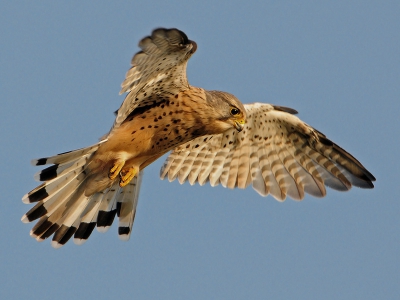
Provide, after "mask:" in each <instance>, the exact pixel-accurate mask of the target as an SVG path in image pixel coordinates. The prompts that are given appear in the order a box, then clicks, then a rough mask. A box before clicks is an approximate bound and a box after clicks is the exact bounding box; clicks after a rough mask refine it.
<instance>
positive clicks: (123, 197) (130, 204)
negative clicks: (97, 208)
mask: <svg viewBox="0 0 400 300" xmlns="http://www.w3.org/2000/svg"><path fill="white" fill-rule="evenodd" d="M142 175H143V171H141V172H140V173H139V174H138V175H137V176H136V177H135V178H134V179H133V180H132V181H131V182H130V183H129V184H128V185H127V186H125V187H124V188H122V189H121V192H120V194H119V195H118V199H117V201H118V202H119V203H121V208H120V210H119V225H118V234H119V238H120V239H121V240H124V241H127V240H129V237H130V235H131V232H132V225H133V221H134V220H135V215H136V207H137V203H138V199H139V191H140V184H141V181H142Z"/></svg>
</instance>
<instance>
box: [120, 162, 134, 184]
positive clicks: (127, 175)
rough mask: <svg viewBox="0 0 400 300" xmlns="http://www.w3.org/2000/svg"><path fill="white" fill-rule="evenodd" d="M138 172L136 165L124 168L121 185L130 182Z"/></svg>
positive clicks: (121, 174)
mask: <svg viewBox="0 0 400 300" xmlns="http://www.w3.org/2000/svg"><path fill="white" fill-rule="evenodd" d="M137 173H138V170H137V169H136V168H134V167H130V168H129V169H128V170H123V171H122V172H121V173H120V176H121V180H120V181H119V186H120V187H124V186H126V185H127V184H128V183H129V182H131V180H132V179H133V177H135V175H136V174H137Z"/></svg>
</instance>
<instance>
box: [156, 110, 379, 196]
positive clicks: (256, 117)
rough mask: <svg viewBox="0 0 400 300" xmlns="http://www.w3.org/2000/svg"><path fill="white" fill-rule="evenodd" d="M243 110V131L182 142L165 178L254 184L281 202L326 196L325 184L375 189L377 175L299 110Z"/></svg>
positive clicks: (241, 185) (166, 165)
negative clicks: (305, 118) (245, 119)
mask: <svg viewBox="0 0 400 300" xmlns="http://www.w3.org/2000/svg"><path fill="white" fill-rule="evenodd" d="M245 108H246V111H247V123H246V126H245V129H244V130H243V131H242V132H240V133H239V132H237V131H236V130H234V129H231V130H228V131H226V132H225V133H223V134H219V135H208V136H203V137H200V138H196V139H194V140H193V141H191V142H188V143H186V144H183V145H182V146H180V147H178V148H176V149H175V150H174V151H173V152H172V153H171V154H170V156H169V157H168V158H167V160H166V161H165V163H164V166H163V167H162V169H161V178H162V179H164V178H165V177H167V178H168V179H169V180H170V181H173V180H175V179H176V178H178V180H179V182H180V183H184V182H185V181H186V180H188V181H189V182H190V184H195V183H196V182H198V183H199V184H200V185H203V184H205V183H206V182H210V184H211V186H216V185H218V184H222V185H223V186H224V187H228V188H235V187H238V188H246V187H247V186H249V185H250V184H252V186H253V188H254V189H255V190H256V191H257V192H258V193H259V194H260V195H262V196H266V195H268V194H271V195H272V196H273V197H274V198H276V199H277V200H280V201H283V200H284V199H285V198H286V196H289V197H291V198H293V199H296V200H301V199H303V198H304V194H305V193H309V194H311V195H313V196H316V197H323V196H325V195H326V189H325V185H326V186H329V187H331V188H333V189H335V190H340V191H347V190H349V189H350V188H351V187H352V185H354V186H357V187H361V188H372V187H373V183H372V181H374V180H375V178H374V176H373V175H372V174H371V173H370V172H368V171H367V170H366V169H365V168H364V167H363V166H362V165H361V163H360V162H359V161H358V160H357V159H355V158H354V157H353V156H352V155H351V154H349V153H348V152H346V151H345V150H343V149H342V148H340V147H339V146H338V145H336V144H335V143H333V142H332V141H330V140H329V139H327V138H326V137H325V135H323V134H322V133H320V132H319V131H317V130H315V129H314V128H312V127H310V126H308V125H307V124H306V123H304V122H302V121H301V120H300V119H299V118H297V117H296V116H294V115H292V114H293V113H295V112H296V111H294V110H292V109H288V108H284V107H279V106H272V105H269V104H261V103H254V104H249V105H245Z"/></svg>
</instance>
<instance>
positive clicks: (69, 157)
mask: <svg viewBox="0 0 400 300" xmlns="http://www.w3.org/2000/svg"><path fill="white" fill-rule="evenodd" d="M106 141H107V139H105V140H102V141H100V142H99V143H97V144H94V145H92V146H89V147H85V148H80V149H77V150H73V151H68V152H64V153H60V154H57V155H54V156H50V157H44V158H37V159H33V160H32V161H31V164H32V165H34V166H42V165H48V164H63V163H66V162H70V161H73V160H76V159H78V158H81V157H82V156H84V155H87V154H91V153H93V152H95V151H96V150H97V149H98V148H99V146H100V145H101V144H102V143H104V142H106Z"/></svg>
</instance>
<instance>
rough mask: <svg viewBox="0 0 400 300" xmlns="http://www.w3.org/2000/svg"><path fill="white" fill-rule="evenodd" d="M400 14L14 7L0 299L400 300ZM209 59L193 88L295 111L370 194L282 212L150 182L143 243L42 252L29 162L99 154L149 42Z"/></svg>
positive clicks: (104, 239)
mask: <svg viewBox="0 0 400 300" xmlns="http://www.w3.org/2000/svg"><path fill="white" fill-rule="evenodd" d="M399 16H400V2H399V1H361V0H360V1H348V0H346V1H250V0H248V1H215V0H212V1H208V0H206V1H191V0H190V1H182V0H180V1H164V0H163V1H139V0H137V1H108V2H106V1H86V2H83V1H68V2H64V3H61V2H60V1H40V2H39V1H35V2H33V1H3V2H2V3H1V4H0V28H1V33H0V45H1V47H0V89H1V106H2V107H1V111H0V114H1V117H0V124H1V131H0V139H1V154H2V157H3V159H2V160H1V163H0V164H1V170H2V172H1V173H0V176H1V191H2V192H1V194H0V199H1V201H0V216H1V227H2V230H1V233H0V236H1V240H0V241H1V242H0V243H1V250H0V251H1V252H0V256H1V260H0V264H1V265H0V269H1V272H0V298H1V299H23V298H25V299H28V298H29V299H34V298H37V299H39V298H40V299H83V298H86V299H89V298H96V299H400V271H399V270H400V255H399V252H400V240H399V239H400V230H399V229H400V221H399V212H400V199H398V198H399V191H400V189H399V186H400V183H399V175H398V174H399V171H400V163H399V159H398V157H399V154H398V153H399V149H400V143H399V136H400V121H399V113H400V104H399V101H400V19H399ZM156 27H177V28H179V29H181V30H183V31H184V32H185V33H187V35H188V36H189V38H190V39H192V40H194V41H196V42H197V44H198V50H197V52H196V54H195V55H194V56H193V57H192V58H191V60H190V62H189V66H188V78H189V81H190V83H191V84H192V85H194V86H200V87H203V88H206V89H217V90H223V91H227V92H230V93H233V94H235V95H236V96H237V97H238V98H239V99H241V100H242V102H244V103H251V102H268V103H273V104H278V105H284V106H288V107H292V108H295V109H297V110H298V111H299V117H300V118H301V119H303V120H304V121H306V122H307V123H309V124H310V125H312V126H314V127H316V128H317V129H319V130H320V131H322V132H323V133H325V134H326V135H327V136H328V137H329V138H331V139H332V140H334V141H335V142H336V143H338V144H339V145H341V146H342V147H343V148H345V149H346V150H348V151H349V152H350V153H352V154H353V155H354V156H356V157H357V158H358V159H359V160H360V161H361V162H362V163H363V164H364V165H365V166H366V167H367V168H368V169H369V170H370V171H371V172H372V174H374V175H375V177H376V178H377V182H376V187H375V189H373V190H360V189H357V188H354V189H352V190H351V191H350V192H347V193H341V192H337V191H333V190H329V191H328V196H327V197H326V198H324V199H316V198H313V197H311V196H306V198H305V199H304V200H303V201H302V202H295V201H292V200H290V199H288V200H286V201H285V202H284V203H278V202H277V201H275V200H274V199H273V198H272V197H266V198H262V197H260V196H259V195H258V194H257V193H256V192H254V191H253V190H252V189H251V188H250V189H247V190H233V191H232V190H227V189H224V188H222V187H216V188H211V187H210V186H209V185H207V186H204V187H199V186H193V187H192V186H190V185H189V184H185V185H182V186H181V185H179V183H177V182H173V183H169V182H168V181H161V180H159V169H160V167H161V165H162V162H163V159H160V160H159V161H157V162H156V163H154V164H153V165H151V166H150V167H148V168H147V169H146V171H145V177H144V180H143V184H142V189H141V194H140V198H139V205H138V212H137V214H136V220H135V224H134V230H133V234H132V236H131V239H130V241H129V242H122V241H120V240H119V239H118V237H117V226H115V224H114V226H113V227H112V228H111V229H110V230H109V231H108V232H107V233H105V234H100V233H98V232H97V231H94V232H93V234H92V236H91V238H90V239H89V240H88V242H87V243H86V244H84V245H83V246H76V245H75V244H74V243H73V242H72V241H71V242H70V243H68V244H67V245H66V246H65V247H63V248H61V249H60V250H55V249H53V248H52V247H51V246H50V242H49V241H45V242H43V243H37V242H36V241H35V240H33V239H32V238H30V237H29V230H30V229H31V227H32V225H31V224H30V225H26V224H23V223H22V222H21V221H20V218H21V216H22V215H23V214H24V213H25V212H26V211H27V210H28V209H29V208H30V207H31V206H28V205H25V204H23V203H22V202H21V197H22V196H23V195H24V194H25V193H26V192H28V191H29V190H31V189H32V188H34V187H35V186H36V185H37V183H36V182H35V181H34V180H33V174H34V173H35V172H37V171H38V170H39V168H34V167H32V166H31V165H30V160H31V159H33V158H37V157H42V156H47V155H52V154H56V153H60V152H64V151H68V150H72V149H76V148H80V147H83V146H87V145H90V144H92V143H95V142H96V141H97V139H98V138H99V137H100V136H102V135H103V134H104V133H106V132H107V131H108V130H109V128H110V126H111V125H112V122H113V120H114V116H113V111H115V110H116V109H117V108H118V107H119V105H120V104H121V102H122V101H123V96H119V95H118V92H119V89H120V83H121V82H122V80H123V79H124V75H125V72H126V71H127V70H128V69H129V67H130V59H131V57H132V55H133V54H134V53H135V52H137V51H138V47H137V43H138V41H139V40H140V39H141V38H142V37H144V36H146V35H149V34H150V32H151V30H152V29H154V28H156Z"/></svg>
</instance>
